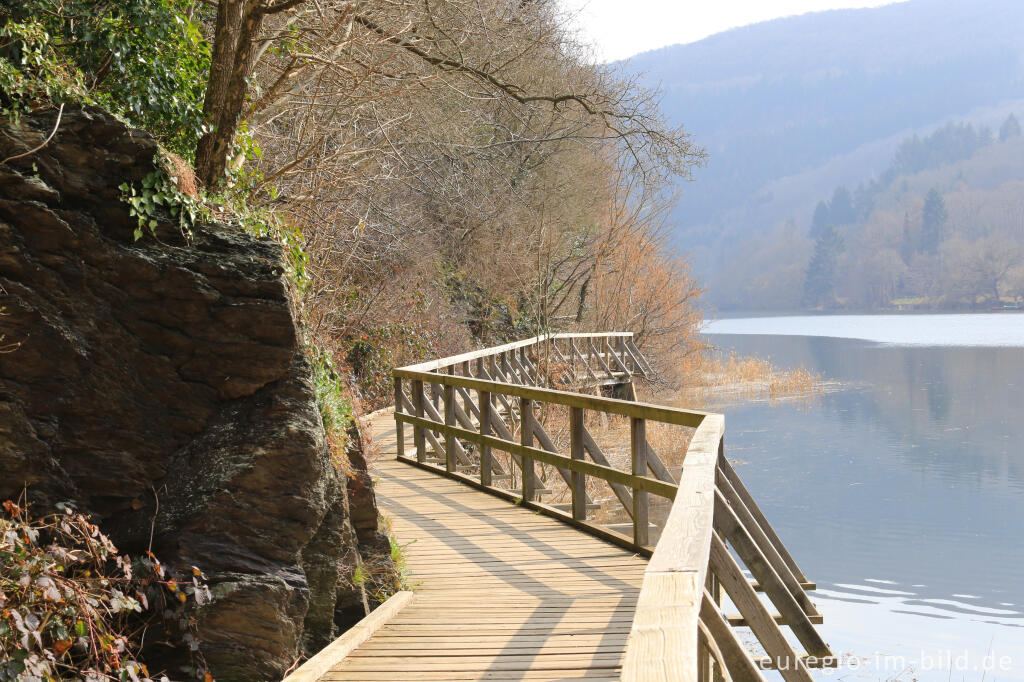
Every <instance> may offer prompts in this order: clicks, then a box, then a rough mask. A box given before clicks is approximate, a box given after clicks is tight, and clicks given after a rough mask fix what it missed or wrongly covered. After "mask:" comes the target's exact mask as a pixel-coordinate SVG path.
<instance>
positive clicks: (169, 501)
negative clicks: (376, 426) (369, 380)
mask: <svg viewBox="0 0 1024 682" xmlns="http://www.w3.org/2000/svg"><path fill="white" fill-rule="evenodd" d="M54 119H55V115H54V114H53V113H49V114H40V115H35V116H29V117H26V118H24V119H23V120H22V122H21V123H20V124H19V125H12V124H8V123H6V122H4V124H3V125H0V159H2V158H6V157H8V156H11V155H14V154H17V153H20V152H22V151H25V150H27V149H31V148H32V147H35V146H36V145H37V144H39V143H40V142H42V141H43V140H44V139H45V138H46V136H47V135H48V134H49V132H50V130H51V129H52V128H53V125H54ZM156 152H157V147H156V144H155V142H154V141H153V140H152V138H150V137H149V136H148V135H147V134H145V133H143V132H140V131H137V130H131V129H129V128H127V127H126V126H124V125H123V124H122V123H120V122H119V121H117V120H116V119H114V118H113V117H111V116H109V115H107V114H105V113H104V112H102V111H98V110H94V109H87V110H81V109H76V110H66V111H65V112H64V114H63V118H62V121H61V124H60V127H59V130H58V133H57V135H56V136H55V137H54V139H53V140H52V141H51V142H49V143H48V144H47V145H46V146H44V147H43V148H42V149H41V150H40V151H38V152H36V153H34V154H32V155H30V156H27V157H25V158H21V159H17V160H14V161H10V162H8V163H7V164H4V165H0V287H2V290H0V307H2V309H3V310H2V314H3V316H2V317H0V334H2V335H3V337H4V338H3V340H2V341H0V348H4V349H5V350H7V351H10V352H4V353H2V354H0V496H3V497H11V496H16V495H18V494H19V493H20V492H21V490H22V488H23V486H27V489H28V491H29V494H30V496H31V497H32V498H33V499H34V500H35V501H36V503H37V504H39V505H52V504H54V503H56V502H58V501H62V500H72V501H74V502H75V503H76V504H77V505H78V506H79V508H80V509H82V510H84V511H87V512H89V513H92V514H93V515H94V516H95V517H97V518H99V519H100V520H101V522H102V525H103V526H104V527H105V530H107V531H108V532H109V533H110V534H111V535H112V536H113V537H114V538H115V541H116V542H118V544H119V545H120V547H121V549H122V550H124V551H127V552H129V553H131V552H139V551H144V550H145V549H146V548H147V547H149V545H150V543H151V542H152V546H153V550H154V552H156V553H157V555H158V556H160V557H161V558H162V559H163V560H164V561H165V562H168V563H170V564H172V565H176V566H180V567H183V568H186V567H190V566H192V565H195V566H198V567H199V568H201V569H202V570H203V571H204V572H205V573H206V575H207V576H208V578H209V584H210V587H211V590H212V592H213V595H214V600H213V602H212V603H211V604H210V605H208V606H206V607H204V608H203V609H202V610H201V611H200V612H199V613H198V614H197V617H198V620H199V629H200V641H201V643H202V647H203V652H204V654H205V656H206V658H207V660H208V662H209V663H210V664H211V667H212V669H213V672H214V674H215V676H216V677H217V679H219V680H222V681H224V682H230V681H231V680H246V681H253V680H274V679H280V678H281V676H282V674H283V673H284V671H285V670H286V669H287V668H288V667H289V666H291V665H292V663H293V662H294V661H295V659H296V658H297V657H298V656H299V655H300V653H301V652H302V646H303V642H305V644H306V645H307V646H308V647H310V648H315V647H319V646H322V645H323V644H325V643H327V642H328V641H330V638H331V637H332V636H333V635H334V634H335V632H336V622H335V620H336V618H335V614H336V611H337V610H338V609H339V608H340V609H341V610H342V611H343V610H344V608H345V605H349V604H351V603H352V602H353V601H358V602H361V601H362V599H361V595H360V594H359V592H358V589H357V588H353V587H352V586H351V584H350V583H348V582H346V580H345V576H346V573H347V574H349V575H350V574H351V570H352V567H353V566H354V565H355V562H356V561H358V556H359V552H360V551H364V552H365V551H368V550H372V549H376V550H378V551H386V550H384V548H383V547H382V545H381V543H382V539H381V536H380V535H379V533H378V531H377V528H376V523H377V510H376V506H375V503H374V499H373V494H372V488H371V487H370V484H369V481H368V479H366V478H364V475H363V474H365V463H363V469H364V471H363V473H362V474H361V473H360V472H359V471H358V470H357V469H356V470H355V474H353V478H352V483H351V485H352V486H353V487H352V490H353V491H356V493H357V494H353V495H350V494H349V492H350V481H349V480H348V477H347V476H346V475H345V474H340V473H339V472H338V469H337V468H336V466H335V464H334V463H333V462H332V461H331V456H330V453H329V451H328V448H327V446H326V444H325V442H324V430H323V424H322V421H321V418H320V413H319V411H318V408H317V402H316V396H315V393H314V388H313V384H312V381H311V378H310V372H309V367H308V366H307V363H306V360H305V356H304V353H303V351H302V349H301V348H300V347H299V342H298V338H297V337H298V335H297V330H296V325H295V322H294V320H293V316H292V311H291V309H290V305H289V293H288V286H287V282H286V279H285V274H284V273H285V268H284V262H283V260H282V255H281V251H280V248H279V246H278V245H277V244H276V243H275V242H273V241H272V240H266V239H254V238H252V237H249V236H248V235H246V234H244V233H242V232H241V231H239V230H238V229H236V228H233V227H229V226H224V225H218V224H206V225H202V226H200V227H199V228H198V229H196V230H195V234H194V238H193V240H192V241H191V242H186V241H185V239H184V238H183V237H182V235H181V233H180V231H179V229H178V227H177V226H176V224H174V223H173V222H172V221H170V220H168V221H167V222H166V224H165V223H163V222H161V224H160V226H159V227H158V229H157V237H156V238H153V237H151V236H149V235H147V236H146V237H144V238H143V239H141V240H139V241H134V240H133V237H132V233H133V231H134V229H135V227H136V220H135V218H133V217H131V216H130V215H129V213H128V207H127V206H126V204H125V203H123V202H122V201H121V200H120V194H121V192H120V190H119V189H118V187H119V185H121V183H124V182H128V183H135V184H139V183H141V181H142V179H143V178H144V177H145V176H146V175H147V174H148V173H150V172H151V171H152V170H153V158H154V155H155V154H156ZM168 217H169V216H168ZM355 442H356V444H358V443H359V439H358V437H357V438H356V439H355ZM350 457H355V461H357V462H358V460H359V458H358V455H350ZM350 505H351V506H350ZM154 519H155V521H154ZM353 519H355V520H356V521H357V523H356V525H355V526H353V523H352V521H353ZM357 531H358V534H357ZM151 536H152V537H151ZM360 542H362V547H360ZM383 545H384V546H385V547H386V538H385V539H384V540H383Z"/></svg>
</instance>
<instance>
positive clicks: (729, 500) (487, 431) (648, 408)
mask: <svg viewBox="0 0 1024 682" xmlns="http://www.w3.org/2000/svg"><path fill="white" fill-rule="evenodd" d="M650 374H651V368H650V365H649V364H648V363H647V361H646V359H644V358H643V356H642V354H641V353H640V351H639V350H638V349H637V347H636V346H635V344H634V343H633V339H632V335H631V334H628V333H622V332H612V333H601V334H555V335H549V336H542V337H535V338H532V339H527V340H525V341H519V342H516V343H512V344H506V345H504V346H496V347H494V348H489V349H485V350H481V351H474V352H472V353H465V354H462V355H457V356H453V357H450V358H443V359H440V360H434V361H430V362H426V363H420V364H417V365H410V366H408V367H402V368H399V369H396V370H394V372H393V376H394V382H395V420H396V425H397V432H398V433H397V436H398V457H399V459H402V460H404V461H407V462H410V463H412V464H416V465H418V466H420V467H424V468H427V469H430V470H433V471H436V472H438V473H441V474H443V475H446V476H449V477H452V478H456V479H458V480H461V481H463V482H465V483H468V484H470V485H473V486H476V487H478V488H481V489H484V490H486V491H488V492H491V493H493V494H495V495H499V496H503V497H506V498H508V499H513V500H515V501H517V502H519V503H520V504H523V505H524V506H527V507H529V508H532V509H536V510H537V511H539V512H542V513H545V514H548V515H550V516H554V517H557V518H560V519H562V520H563V521H565V522H567V523H571V524H573V525H575V526H576V527H578V528H580V529H582V530H585V531H587V532H589V533H592V534H594V535H597V536H599V537H602V538H604V539H606V540H609V541H611V542H615V543H617V544H619V545H621V546H623V547H627V548H629V549H631V550H633V551H635V552H637V553H640V554H643V555H646V556H649V557H650V563H649V565H648V568H647V570H646V573H645V577H644V582H643V586H642V588H641V592H640V596H639V599H638V602H637V609H636V616H635V619H634V622H633V625H632V628H631V632H630V635H629V641H628V644H627V652H626V658H625V661H624V663H623V672H622V678H623V679H624V680H631V681H633V680H666V681H667V680H675V681H679V680H682V681H690V680H693V681H698V680H700V681H701V682H703V681H705V680H707V681H710V680H712V679H717V678H721V679H732V680H758V681H760V680H762V679H763V678H762V675H761V670H763V669H775V670H778V671H779V673H780V674H781V676H782V678H783V679H784V680H786V682H810V680H811V676H810V673H809V671H808V668H812V667H823V666H827V665H833V664H834V663H835V659H834V657H833V656H832V653H831V651H830V649H829V647H828V645H827V644H826V643H825V642H824V641H823V640H822V639H821V636H820V635H819V633H818V632H817V630H816V628H815V627H814V625H815V624H816V623H820V622H821V614H820V613H818V611H817V609H816V607H815V606H814V604H813V603H812V602H811V601H810V599H809V598H808V596H807V594H806V591H805V590H810V589H814V585H813V584H812V583H809V582H808V581H807V579H806V578H805V577H804V575H803V573H802V572H801V571H800V569H799V567H798V566H797V565H796V563H795V562H794V561H793V558H792V557H791V556H790V555H789V553H788V552H787V551H786V548H785V546H784V545H783V544H782V542H781V540H780V539H779V538H778V536H777V535H776V533H775V531H774V530H773V529H772V527H771V526H770V524H768V522H767V520H766V519H765V518H764V515H763V514H762V513H761V510H760V509H759V508H758V507H757V504H756V503H755V502H754V500H753V498H752V497H751V496H750V493H749V492H748V491H747V490H746V488H745V487H744V486H743V483H742V482H741V481H740V479H739V477H738V476H737V475H736V472H735V471H734V470H733V469H732V467H731V466H730V464H729V462H728V460H727V459H726V458H725V456H724V445H723V443H724V433H725V422H724V418H723V417H722V415H719V414H711V413H706V412H699V411H694V410H683V409H678V408H673V407H666V406H662V405H653V404H648V403H640V402H635V401H630V400H621V399H615V398H608V397H603V396H600V395H590V394H587V393H581V392H570V391H565V390H559V389H557V388H552V387H550V386H551V384H557V385H569V386H574V387H590V388H593V387H595V386H608V385H616V386H624V385H629V384H630V382H631V380H632V377H633V376H637V375H641V376H649V375H650ZM553 376H557V377H559V380H557V381H554V380H552V377H553ZM406 426H411V427H412V430H413V434H412V436H413V438H412V450H411V452H407V451H406V448H407V443H406V438H405V432H404V429H405V427H406ZM652 441H656V444H657V445H658V447H659V448H661V449H662V455H664V456H665V458H664V459H663V458H662V456H660V455H659V454H658V452H657V451H656V450H655V447H654V444H653V443H652ZM674 460H679V461H678V462H675V461H674ZM670 465H673V466H670ZM677 466H678V473H677V474H675V475H674V474H673V469H676V467H677ZM652 496H653V497H654V500H655V501H654V502H653V503H652V500H651V497H652ZM658 500H661V502H660V503H659V502H658ZM652 513H653V515H654V518H655V520H661V522H660V523H653V524H652V522H651V521H652ZM623 519H625V521H626V522H625V523H623V522H622V521H623ZM627 529H628V531H627ZM652 532H653V533H655V534H657V535H659V537H658V538H657V539H656V541H655V542H653V545H652ZM741 566H745V567H746V568H747V570H748V571H749V572H750V574H751V575H752V576H753V577H754V580H753V581H751V580H749V579H748V578H747V577H746V575H745V574H744V572H743V568H741ZM758 592H762V593H763V594H764V596H765V597H766V598H767V599H766V600H762V599H761V598H760V597H759V596H758V594H757V593H758ZM766 602H767V603H766ZM769 606H771V607H773V608H774V609H776V611H775V612H771V611H770V610H769ZM730 610H736V611H738V613H734V614H733V613H729V611H730ZM739 626H746V627H749V628H750V629H751V630H752V631H753V633H754V635H755V636H756V637H757V639H758V641H759V642H760V644H761V647H762V648H763V649H764V652H765V654H766V655H765V656H758V657H755V656H752V655H751V654H750V653H749V652H748V651H747V649H746V648H745V647H744V646H743V644H742V643H741V642H740V640H739V639H738V638H737V636H736V633H735V632H734V628H735V627H739ZM782 626H786V627H788V628H789V629H790V630H791V631H792V633H793V635H794V636H795V638H796V640H797V641H798V642H799V647H800V648H802V649H803V651H802V652H800V651H798V650H797V647H795V646H794V645H793V644H791V643H790V639H789V638H787V637H786V636H785V635H784V634H783V632H782V630H781V627H782Z"/></svg>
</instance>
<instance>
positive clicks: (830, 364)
mask: <svg viewBox="0 0 1024 682" xmlns="http://www.w3.org/2000/svg"><path fill="white" fill-rule="evenodd" d="M706 331H707V333H708V334H709V336H708V340H709V341H710V342H711V343H712V344H713V345H715V346H717V347H719V348H723V349H734V350H736V351H737V352H738V353H741V354H758V355H761V356H767V357H770V358H771V360H772V361H773V362H774V363H775V364H776V365H781V366H792V367H795V366H801V365H802V366H804V367H807V368H808V369H810V370H812V371H814V372H818V373H821V374H823V375H824V376H825V377H826V378H827V379H830V380H836V381H838V382H840V383H839V386H840V387H839V389H838V390H836V391H834V392H829V393H826V394H825V395H824V396H822V397H821V398H820V399H819V400H818V401H817V404H815V405H813V406H810V407H807V406H798V405H795V404H786V403H782V404H775V405H768V404H764V403H746V404H724V405H719V406H717V407H716V409H718V410H720V411H723V412H724V413H725V415H726V434H727V440H726V452H727V454H728V455H729V457H730V459H731V460H733V461H734V462H735V463H736V464H737V465H738V466H737V469H738V472H739V473H740V475H741V476H742V477H743V480H744V482H745V483H746V485H747V487H748V488H750V490H751V492H753V493H754V496H755V497H756V498H757V500H758V502H759V503H760V505H761V507H762V509H763V510H764V512H765V514H766V515H767V517H768V518H769V520H771V521H772V522H773V524H774V525H775V527H776V529H777V530H778V532H779V534H780V536H781V537H782V539H783V540H784V541H785V542H786V545H787V547H788V548H789V549H790V551H791V552H792V554H793V555H794V557H795V558H796V559H797V561H798V563H800V565H801V567H802V568H803V570H804V573H806V574H807V575H808V578H810V579H811V580H815V581H816V582H817V583H818V586H819V589H818V591H817V593H815V594H814V596H813V597H812V598H813V599H815V601H816V602H817V603H818V606H819V608H820V609H821V611H822V612H823V613H824V614H825V625H824V626H822V629H823V633H824V635H825V639H826V640H827V641H829V642H830V643H831V644H832V648H833V650H834V651H835V652H836V653H843V654H849V655H850V656H852V657H855V658H856V659H857V660H858V661H859V662H860V666H859V667H856V664H853V665H852V666H847V667H844V668H843V669H840V670H838V671H832V672H831V673H830V675H831V678H832V679H842V680H860V679H872V680H875V679H881V680H889V679H898V680H915V679H916V680H928V681H930V680H943V681H946V682H948V681H950V680H957V681H959V680H970V681H981V680H985V681H991V680H1024V409H1022V408H1024V314H1012V313H1002V314H991V315H877V316H864V315H857V316H817V317H770V318H769V317H762V318H745V319H727V320H720V321H716V322H714V323H712V324H711V325H709V327H708V328H707V330H706ZM821 678H822V679H829V677H828V676H825V675H821Z"/></svg>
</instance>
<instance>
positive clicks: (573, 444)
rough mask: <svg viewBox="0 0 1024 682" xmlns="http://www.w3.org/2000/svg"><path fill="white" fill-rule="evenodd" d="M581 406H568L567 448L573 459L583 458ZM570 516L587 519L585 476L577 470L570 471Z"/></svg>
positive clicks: (581, 519)
mask: <svg viewBox="0 0 1024 682" xmlns="http://www.w3.org/2000/svg"><path fill="white" fill-rule="evenodd" d="M583 428H584V426H583V408H582V407H570V408H569V449H570V454H571V455H572V458H573V459H577V460H581V461H582V460H583ZM570 479H571V480H572V517H573V518H574V519H576V520H577V521H586V520H587V477H586V476H585V475H584V474H583V473H582V472H579V471H574V472H572V474H571V476H570Z"/></svg>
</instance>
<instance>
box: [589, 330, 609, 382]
mask: <svg viewBox="0 0 1024 682" xmlns="http://www.w3.org/2000/svg"><path fill="white" fill-rule="evenodd" d="M587 345H588V346H589V347H590V353H591V355H592V356H593V357H595V358H597V364H599V365H601V369H603V370H604V371H605V374H607V375H608V377H609V378H612V377H613V376H614V374H613V373H612V368H611V367H609V366H608V363H607V362H605V360H604V358H603V357H601V353H600V352H598V350H597V347H596V346H595V345H594V340H593V339H587Z"/></svg>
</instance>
